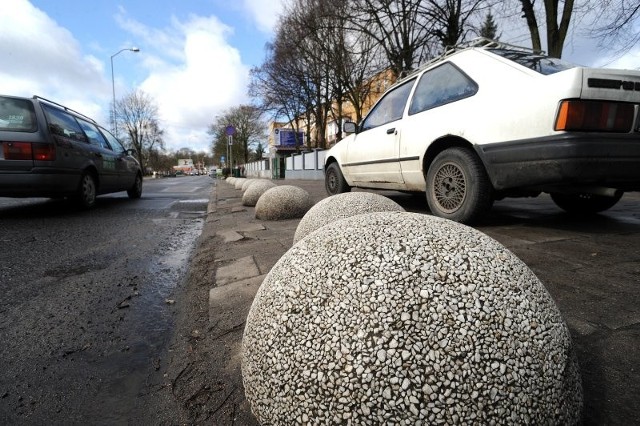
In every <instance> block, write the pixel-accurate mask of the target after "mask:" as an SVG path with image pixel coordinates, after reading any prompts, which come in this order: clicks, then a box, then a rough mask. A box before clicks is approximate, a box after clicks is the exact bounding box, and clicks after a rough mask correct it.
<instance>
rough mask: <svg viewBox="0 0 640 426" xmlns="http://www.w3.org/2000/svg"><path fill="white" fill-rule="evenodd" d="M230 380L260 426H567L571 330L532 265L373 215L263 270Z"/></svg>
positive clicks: (439, 230)
mask: <svg viewBox="0 0 640 426" xmlns="http://www.w3.org/2000/svg"><path fill="white" fill-rule="evenodd" d="M242 344H243V346H242V375H243V381H244V386H245V393H246V397H247V400H248V401H249V403H250V404H251V408H252V410H253V413H254V414H255V415H256V417H257V419H258V420H259V421H260V422H261V423H263V424H282V425H288V424H294V423H307V422H309V423H313V424H337V423H339V424H354V425H356V424H393V425H414V424H445V423H448V424H460V423H463V424H464V423H471V424H505V425H512V424H575V423H577V422H578V421H579V418H580V413H581V409H582V388H581V383H580V376H579V371H578V366H577V362H576V359H575V356H574V352H573V346H572V343H571V338H570V335H569V331H568V329H567V327H566V325H565V323H564V321H563V319H562V317H561V315H560V312H559V310H558V308H557V307H556V305H555V303H554V302H553V300H552V299H551V297H550V295H549V294H548V292H547V291H546V289H545V288H544V286H543V285H542V284H541V282H540V281H539V280H538V278H537V277H536V276H535V275H534V274H533V272H532V271H531V270H530V269H529V268H528V267H527V266H526V265H525V264H524V263H523V262H522V261H521V260H519V259H518V258H517V257H516V256H515V255H513V254H512V253H511V252H510V251H508V250H507V249H506V248H504V247H503V246H502V245H501V244H499V243H498V242H496V241H495V240H493V239H491V238H490V237H488V236H486V235H485V234H482V233H481V232H479V231H476V230H474V229H473V228H470V227H467V226H464V225H461V224H459V223H456V222H452V221H448V220H445V219H440V218H436V217H433V216H428V215H423V214H415V213H402V212H398V213H396V212H376V213H366V214H361V215H357V216H352V217H350V218H346V219H341V220H339V221H336V222H333V223H330V224H328V225H326V226H324V227H323V228H322V229H321V230H318V231H315V232H313V233H311V234H310V235H308V236H306V237H305V238H303V239H302V240H300V241H299V242H298V243H297V244H295V245H294V246H293V247H291V248H290V249H289V250H288V251H287V252H286V253H285V254H284V255H283V256H282V258H281V259H280V260H279V261H278V262H277V263H276V265H274V267H273V268H272V270H271V271H270V272H269V274H268V275H267V276H266V277H265V280H264V282H263V283H262V285H261V287H260V289H259V290H258V293H257V295H256V297H255V299H254V301H253V304H252V306H251V310H250V312H249V315H248V317H247V321H246V326H245V331H244V337H243V343H242Z"/></svg>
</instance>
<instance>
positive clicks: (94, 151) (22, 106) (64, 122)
mask: <svg viewBox="0 0 640 426" xmlns="http://www.w3.org/2000/svg"><path fill="white" fill-rule="evenodd" d="M119 191H127V194H128V196H129V197H130V198H134V199H135V198H140V196H141V195H142V170H141V167H140V164H139V163H138V161H137V160H136V159H135V158H134V151H133V150H130V149H125V148H124V147H123V146H122V144H121V143H120V141H119V140H118V139H117V138H116V137H114V136H113V135H112V134H111V133H110V132H109V131H107V130H106V129H105V128H104V127H102V126H100V125H99V124H98V123H96V122H95V121H94V120H92V119H91V118H89V117H87V116H85V115H83V114H80V113H79V112H76V111H74V110H72V109H70V108H67V107H65V106H63V105H60V104H58V103H56V102H53V101H50V100H47V99H44V98H41V97H39V96H34V97H32V98H25V97H17V96H4V95H0V196H2V197H52V198H70V199H73V200H76V201H77V202H78V203H79V204H80V205H81V206H83V207H86V208H88V207H92V206H93V205H94V204H95V202H96V196H97V195H100V194H107V193H112V192H119Z"/></svg>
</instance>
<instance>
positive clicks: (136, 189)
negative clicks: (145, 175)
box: [127, 174, 142, 199]
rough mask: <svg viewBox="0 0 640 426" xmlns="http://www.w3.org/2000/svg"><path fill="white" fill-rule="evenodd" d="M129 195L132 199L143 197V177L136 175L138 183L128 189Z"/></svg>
mask: <svg viewBox="0 0 640 426" xmlns="http://www.w3.org/2000/svg"><path fill="white" fill-rule="evenodd" d="M127 195H128V196H129V198H131V199H135V198H140V197H141V196H142V176H140V175H139V174H138V175H136V181H135V182H134V183H133V186H132V187H131V188H129V189H127Z"/></svg>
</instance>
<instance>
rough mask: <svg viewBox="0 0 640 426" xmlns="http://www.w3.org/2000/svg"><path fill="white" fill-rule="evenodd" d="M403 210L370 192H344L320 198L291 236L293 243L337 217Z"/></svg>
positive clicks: (392, 202) (387, 199)
mask: <svg viewBox="0 0 640 426" xmlns="http://www.w3.org/2000/svg"><path fill="white" fill-rule="evenodd" d="M389 211H396V212H403V211H404V209H403V208H402V207H400V205H399V204H398V203H396V202H395V201H393V200H391V199H389V198H387V197H384V196H382V195H379V194H374V193H372V192H345V193H344V194H338V195H333V196H331V197H327V198H325V199H323V200H320V201H319V202H318V203H316V204H315V205H314V206H313V207H311V209H309V211H308V212H307V213H306V214H305V215H304V217H303V218H302V220H300V223H299V224H298V228H297V229H296V233H295V235H294V237H293V242H294V244H295V243H297V242H298V241H300V240H301V239H303V238H304V237H305V236H307V235H308V234H310V233H311V232H313V231H315V230H316V229H318V228H322V227H323V226H324V225H326V224H328V223H331V222H335V221H336V220H339V219H344V218H346V217H351V216H355V215H357V214H362V213H372V212H389Z"/></svg>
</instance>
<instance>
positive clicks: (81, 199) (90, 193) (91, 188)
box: [76, 172, 97, 209]
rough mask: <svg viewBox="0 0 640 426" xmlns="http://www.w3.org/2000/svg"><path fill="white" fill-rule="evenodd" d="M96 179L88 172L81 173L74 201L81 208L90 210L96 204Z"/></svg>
mask: <svg viewBox="0 0 640 426" xmlns="http://www.w3.org/2000/svg"><path fill="white" fill-rule="evenodd" d="M96 189H97V185H96V178H95V177H94V176H93V174H91V173H89V172H84V173H82V177H81V178H80V185H79V186H78V191H77V193H76V201H77V202H78V203H79V204H80V206H81V207H83V208H86V209H88V208H91V207H93V206H94V205H95V204H96Z"/></svg>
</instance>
